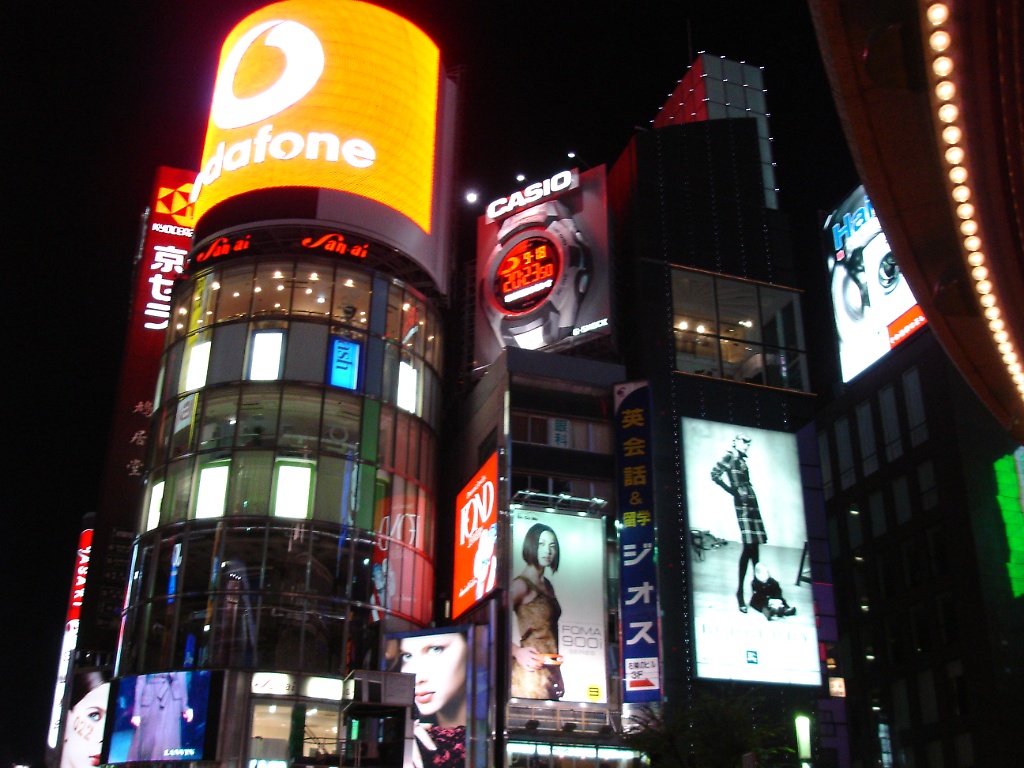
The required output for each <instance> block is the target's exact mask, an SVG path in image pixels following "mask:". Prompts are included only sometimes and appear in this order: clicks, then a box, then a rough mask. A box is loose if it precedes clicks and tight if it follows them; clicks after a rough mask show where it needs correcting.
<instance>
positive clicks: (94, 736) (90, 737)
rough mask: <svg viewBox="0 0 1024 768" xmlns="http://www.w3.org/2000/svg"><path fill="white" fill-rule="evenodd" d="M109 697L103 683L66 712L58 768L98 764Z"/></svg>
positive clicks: (107, 689)
mask: <svg viewBox="0 0 1024 768" xmlns="http://www.w3.org/2000/svg"><path fill="white" fill-rule="evenodd" d="M109 694H110V684H109V683H104V684H103V685H101V686H99V687H97V688H93V689H92V690H91V691H89V692H88V693H87V694H85V696H83V697H82V698H81V699H79V700H78V703H77V704H75V706H73V707H72V708H71V711H70V712H68V719H67V729H66V730H65V732H64V750H63V752H62V753H61V762H60V764H61V768H92V766H96V765H99V764H100V750H101V749H102V747H103V727H104V725H105V724H106V720H107V696H108V695H109Z"/></svg>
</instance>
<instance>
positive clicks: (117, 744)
mask: <svg viewBox="0 0 1024 768" xmlns="http://www.w3.org/2000/svg"><path fill="white" fill-rule="evenodd" d="M218 682H219V680H218ZM116 685H117V687H116V690H115V693H114V699H113V702H112V704H113V717H112V718H111V726H110V738H109V743H110V751H109V753H108V755H107V759H106V760H104V762H106V763H115V764H116V763H134V762H139V761H155V762H161V761H168V762H170V761H182V760H185V761H189V760H210V759H212V758H213V756H214V755H213V753H214V749H215V745H216V741H217V739H216V733H215V731H216V728H217V718H218V714H219V713H218V712H217V709H218V707H217V702H218V701H219V696H218V694H219V692H220V689H219V687H218V685H216V684H215V679H214V676H213V673H211V672H208V671H205V670H203V671H177V672H161V673H158V674H151V675H140V676H138V677H125V678H122V679H121V680H118V681H116Z"/></svg>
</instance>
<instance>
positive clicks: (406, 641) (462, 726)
mask: <svg viewBox="0 0 1024 768" xmlns="http://www.w3.org/2000/svg"><path fill="white" fill-rule="evenodd" d="M384 656H385V663H386V665H387V668H388V670H389V671H392V672H404V673H406V674H410V675H415V676H416V681H415V684H414V688H413V696H414V701H415V707H416V713H415V714H416V723H415V727H414V730H413V734H414V735H415V737H416V738H415V739H414V740H413V741H412V742H411V743H410V742H406V744H407V746H406V751H405V758H404V760H403V766H404V768H414V766H425V765H426V766H429V765H443V766H445V768H463V767H464V766H465V765H466V726H467V720H468V717H467V715H468V714H469V713H470V712H475V711H476V709H477V708H476V707H475V706H474V700H475V699H478V698H479V697H480V696H483V697H484V698H486V693H487V685H486V684H485V685H476V684H474V679H473V675H474V671H475V670H477V665H476V664H474V663H473V662H472V659H473V650H472V641H471V637H470V630H469V629H468V628H465V627H445V628H444V629H434V630H430V631H425V632H414V633H407V634H395V635H387V636H386V641H385V646H384ZM479 671H482V672H486V670H479ZM474 692H476V693H475V695H474Z"/></svg>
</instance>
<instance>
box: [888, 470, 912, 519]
mask: <svg viewBox="0 0 1024 768" xmlns="http://www.w3.org/2000/svg"><path fill="white" fill-rule="evenodd" d="M892 498H893V502H894V506H895V507H896V524H897V525H899V524H902V523H905V522H907V521H908V520H910V512H911V507H910V488H909V487H908V485H907V478H906V475H900V476H899V477H897V478H896V479H895V480H893V481H892Z"/></svg>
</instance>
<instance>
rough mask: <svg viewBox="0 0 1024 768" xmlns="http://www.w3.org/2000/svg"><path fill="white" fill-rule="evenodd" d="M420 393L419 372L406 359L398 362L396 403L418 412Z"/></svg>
mask: <svg viewBox="0 0 1024 768" xmlns="http://www.w3.org/2000/svg"><path fill="white" fill-rule="evenodd" d="M418 393H419V372H418V371H417V370H416V369H415V368H413V367H412V364H411V363H407V362H405V361H404V360H403V361H402V362H400V363H399V364H398V396H397V398H396V400H395V404H396V405H397V406H398V407H399V408H401V409H403V410H406V411H408V412H409V413H416V401H417V399H418V398H417V395H418Z"/></svg>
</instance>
